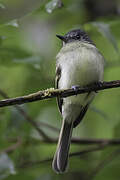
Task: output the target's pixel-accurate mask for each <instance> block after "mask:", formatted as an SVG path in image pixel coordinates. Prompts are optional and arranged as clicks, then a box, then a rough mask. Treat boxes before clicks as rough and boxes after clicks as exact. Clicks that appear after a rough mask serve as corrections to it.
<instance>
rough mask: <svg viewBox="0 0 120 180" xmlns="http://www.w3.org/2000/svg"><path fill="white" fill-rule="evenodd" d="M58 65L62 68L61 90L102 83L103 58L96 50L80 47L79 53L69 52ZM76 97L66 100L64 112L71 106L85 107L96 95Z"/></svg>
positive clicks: (93, 93)
mask: <svg viewBox="0 0 120 180" xmlns="http://www.w3.org/2000/svg"><path fill="white" fill-rule="evenodd" d="M58 65H60V66H61V69H62V70H61V78H60V80H59V88H60V89H67V88H71V87H72V86H75V85H79V86H81V87H83V86H86V85H89V84H92V83H95V82H98V81H102V79H103V57H102V56H101V55H100V54H99V53H98V51H97V50H96V49H95V48H93V49H92V48H90V49H89V48H85V46H83V47H80V48H79V51H78V49H77V48H76V50H75V51H68V53H65V54H62V55H61V56H60V58H59V61H58ZM87 94H88V93H86V94H80V95H77V96H76V95H75V96H71V97H67V98H65V99H64V105H63V106H64V107H63V108H64V110H65V109H66V108H67V109H68V107H69V106H70V105H71V104H73V105H76V106H78V105H79V106H85V105H86V104H87V103H90V102H91V101H92V99H93V97H94V95H95V92H92V93H91V94H90V96H87Z"/></svg>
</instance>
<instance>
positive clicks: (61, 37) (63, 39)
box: [56, 34, 66, 42]
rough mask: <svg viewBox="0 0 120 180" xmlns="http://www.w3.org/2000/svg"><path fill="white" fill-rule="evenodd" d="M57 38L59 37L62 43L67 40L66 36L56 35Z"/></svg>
mask: <svg viewBox="0 0 120 180" xmlns="http://www.w3.org/2000/svg"><path fill="white" fill-rule="evenodd" d="M56 36H57V37H58V38H59V39H61V40H62V41H64V42H66V38H65V37H64V36H61V35H57V34H56Z"/></svg>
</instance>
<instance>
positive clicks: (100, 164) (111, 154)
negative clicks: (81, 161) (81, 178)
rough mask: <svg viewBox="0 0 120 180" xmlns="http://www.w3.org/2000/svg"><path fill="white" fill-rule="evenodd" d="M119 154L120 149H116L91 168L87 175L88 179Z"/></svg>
mask: <svg viewBox="0 0 120 180" xmlns="http://www.w3.org/2000/svg"><path fill="white" fill-rule="evenodd" d="M118 156H120V149H117V150H116V151H114V152H112V153H110V154H109V156H107V157H106V158H105V159H104V160H103V161H101V162H100V163H99V164H98V165H97V167H96V168H95V169H94V170H93V172H92V173H91V174H90V175H89V179H93V177H95V176H96V175H97V174H98V173H99V171H101V170H102V169H103V168H104V167H105V166H106V165H107V164H109V163H110V162H111V161H112V160H114V159H115V158H117V157H118Z"/></svg>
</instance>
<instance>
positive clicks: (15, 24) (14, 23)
mask: <svg viewBox="0 0 120 180" xmlns="http://www.w3.org/2000/svg"><path fill="white" fill-rule="evenodd" d="M5 25H10V26H13V27H19V24H18V21H17V20H16V19H14V20H12V21H10V22H8V23H6V24H5Z"/></svg>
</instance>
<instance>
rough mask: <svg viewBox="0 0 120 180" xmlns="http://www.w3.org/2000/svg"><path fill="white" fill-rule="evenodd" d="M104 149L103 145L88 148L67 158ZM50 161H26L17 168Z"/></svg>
mask: <svg viewBox="0 0 120 180" xmlns="http://www.w3.org/2000/svg"><path fill="white" fill-rule="evenodd" d="M105 147H106V145H105V144H104V145H98V146H95V147H90V148H88V149H84V150H82V151H78V152H73V153H70V154H69V157H74V156H81V155H84V154H87V153H90V152H95V151H101V150H102V149H103V148H105ZM52 160H53V157H52V158H46V159H43V160H38V161H27V162H23V163H21V164H20V165H19V166H18V168H30V167H33V166H36V165H39V164H41V163H47V162H51V161H52Z"/></svg>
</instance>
